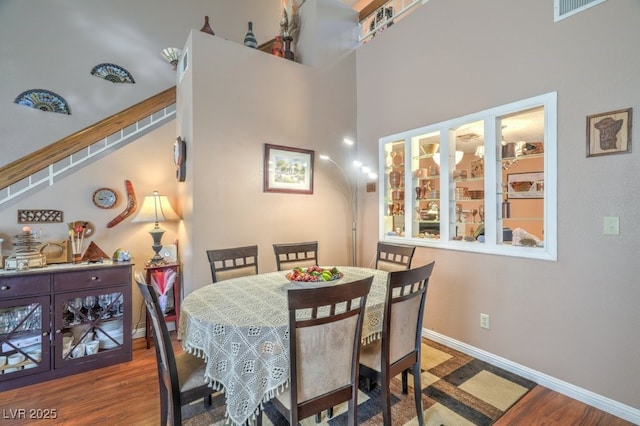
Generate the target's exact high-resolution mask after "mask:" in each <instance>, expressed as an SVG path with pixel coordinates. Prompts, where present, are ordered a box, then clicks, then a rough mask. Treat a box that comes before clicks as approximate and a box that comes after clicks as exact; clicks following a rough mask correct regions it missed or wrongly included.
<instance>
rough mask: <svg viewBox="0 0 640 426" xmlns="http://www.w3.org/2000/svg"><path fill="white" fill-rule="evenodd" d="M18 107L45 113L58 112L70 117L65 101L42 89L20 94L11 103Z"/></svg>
mask: <svg viewBox="0 0 640 426" xmlns="http://www.w3.org/2000/svg"><path fill="white" fill-rule="evenodd" d="M13 102H14V103H16V104H18V105H23V106H27V107H29V108H35V109H39V110H41V111H46V112H58V113H60V114H67V115H71V110H70V108H69V105H68V104H67V101H65V100H64V98H63V97H62V96H60V95H58V94H56V93H53V92H51V91H49V90H44V89H32V90H27V91H26V92H22V93H20V94H19V95H18V96H17V97H16V99H15V100H14V101H13Z"/></svg>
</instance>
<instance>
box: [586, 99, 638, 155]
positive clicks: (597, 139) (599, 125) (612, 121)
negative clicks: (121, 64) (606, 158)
mask: <svg viewBox="0 0 640 426" xmlns="http://www.w3.org/2000/svg"><path fill="white" fill-rule="evenodd" d="M631 112H632V111H631V108H627V109H621V110H618V111H612V112H605V113H603V114H594V115H590V116H588V117H587V157H597V156H599V155H609V154H624V153H629V152H631Z"/></svg>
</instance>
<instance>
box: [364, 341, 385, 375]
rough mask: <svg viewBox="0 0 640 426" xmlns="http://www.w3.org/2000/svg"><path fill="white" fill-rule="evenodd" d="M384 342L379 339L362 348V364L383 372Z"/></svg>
mask: <svg viewBox="0 0 640 426" xmlns="http://www.w3.org/2000/svg"><path fill="white" fill-rule="evenodd" d="M381 363H382V340H381V339H377V340H374V341H373V342H371V343H368V344H366V345H362V346H360V364H362V365H366V366H367V367H369V368H371V369H372V370H375V371H381V367H380V366H381Z"/></svg>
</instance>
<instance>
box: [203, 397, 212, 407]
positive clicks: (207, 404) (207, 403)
mask: <svg viewBox="0 0 640 426" xmlns="http://www.w3.org/2000/svg"><path fill="white" fill-rule="evenodd" d="M203 399H204V401H203V403H204V407H205V408H209V407H211V394H209V395H207V396H205V397H204V398H203Z"/></svg>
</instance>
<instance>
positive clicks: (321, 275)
mask: <svg viewBox="0 0 640 426" xmlns="http://www.w3.org/2000/svg"><path fill="white" fill-rule="evenodd" d="M342 276H343V274H342V272H340V271H338V268H336V267H335V266H334V267H333V268H329V269H325V268H321V267H319V266H317V265H314V266H310V267H308V268H306V269H305V268H299V267H298V268H293V270H292V271H291V272H288V273H287V275H285V277H286V278H287V279H288V280H289V281H292V282H323V281H334V280H339V279H340V278H342Z"/></svg>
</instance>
